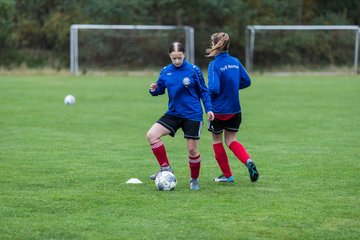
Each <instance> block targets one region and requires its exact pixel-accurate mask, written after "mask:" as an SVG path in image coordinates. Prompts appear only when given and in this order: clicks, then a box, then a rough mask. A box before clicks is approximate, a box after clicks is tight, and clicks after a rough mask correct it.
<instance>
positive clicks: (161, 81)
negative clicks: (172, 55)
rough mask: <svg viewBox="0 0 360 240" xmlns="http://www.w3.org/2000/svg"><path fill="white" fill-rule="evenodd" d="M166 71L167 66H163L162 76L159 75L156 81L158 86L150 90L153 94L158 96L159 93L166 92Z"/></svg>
mask: <svg viewBox="0 0 360 240" xmlns="http://www.w3.org/2000/svg"><path fill="white" fill-rule="evenodd" d="M164 72H165V68H163V70H162V71H161V72H160V76H159V78H158V80H157V81H156V84H157V88H156V89H155V91H153V92H152V91H150V90H149V93H150V94H151V95H152V96H158V95H162V94H164V93H165V89H166V85H165V77H164V76H165V74H164Z"/></svg>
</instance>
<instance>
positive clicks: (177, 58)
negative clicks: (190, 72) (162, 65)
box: [169, 52, 185, 67]
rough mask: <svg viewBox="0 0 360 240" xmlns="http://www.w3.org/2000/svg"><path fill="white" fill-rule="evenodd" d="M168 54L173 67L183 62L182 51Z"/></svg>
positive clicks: (183, 55)
mask: <svg viewBox="0 0 360 240" xmlns="http://www.w3.org/2000/svg"><path fill="white" fill-rule="evenodd" d="M169 56H170V59H171V62H172V64H174V65H175V67H180V66H181V65H182V64H183V62H184V58H185V54H184V53H183V52H171V53H170V54H169Z"/></svg>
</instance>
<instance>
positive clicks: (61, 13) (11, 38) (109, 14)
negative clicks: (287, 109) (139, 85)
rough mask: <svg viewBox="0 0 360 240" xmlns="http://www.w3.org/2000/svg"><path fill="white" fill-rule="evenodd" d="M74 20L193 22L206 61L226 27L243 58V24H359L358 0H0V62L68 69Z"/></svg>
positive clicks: (199, 50) (198, 54)
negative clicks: (209, 49)
mask: <svg viewBox="0 0 360 240" xmlns="http://www.w3.org/2000/svg"><path fill="white" fill-rule="evenodd" d="M72 24H126V25H132V24H139V25H144V24H148V25H178V26H185V25H186V26H192V27H194V29H195V34H196V35H195V38H196V46H195V49H196V59H199V61H197V64H198V65H200V66H204V65H205V63H206V62H205V60H202V59H203V58H204V49H206V47H207V46H208V40H209V36H210V35H211V33H213V32H217V31H225V32H228V33H229V34H230V36H231V39H232V41H231V46H232V49H233V50H232V53H233V54H234V55H235V56H237V57H239V58H240V59H241V60H242V61H243V60H244V54H245V53H244V48H245V46H244V44H245V28H246V26H247V25H360V1H358V0H342V1H337V0H122V1H119V0H104V1H98V0H51V1H50V0H0V66H2V67H6V68H14V67H18V66H19V65H21V64H26V65H27V66H28V67H52V68H56V69H62V68H68V66H69V47H70V46H69V36H70V26H71V25H72ZM302 41H307V39H302ZM315 44H319V42H316V41H315V42H314V46H313V48H318V47H319V46H315ZM265 46H266V44H265V43H264V45H263V46H262V48H266V47H265ZM259 49H261V46H260V48H259ZM285 51H290V50H289V49H287V50H285ZM332 51H336V49H332ZM339 54H341V53H339ZM261 56H262V57H260V58H259V59H258V60H259V61H269V62H271V61H272V60H274V59H272V58H276V56H272V55H266V52H265V53H264V54H263V55H261ZM336 56H337V55H336ZM265 64H266V62H265Z"/></svg>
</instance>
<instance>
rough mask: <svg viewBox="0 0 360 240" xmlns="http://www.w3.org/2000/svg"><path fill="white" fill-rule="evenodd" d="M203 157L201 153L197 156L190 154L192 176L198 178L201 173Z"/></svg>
mask: <svg viewBox="0 0 360 240" xmlns="http://www.w3.org/2000/svg"><path fill="white" fill-rule="evenodd" d="M200 166H201V158H200V155H199V156H197V157H191V156H189V167H190V176H191V178H198V177H199V175H200Z"/></svg>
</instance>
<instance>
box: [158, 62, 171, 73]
mask: <svg viewBox="0 0 360 240" xmlns="http://www.w3.org/2000/svg"><path fill="white" fill-rule="evenodd" d="M171 69H172V68H171V64H169V65H166V66H165V67H163V68H162V69H161V71H160V74H164V73H168V72H170V71H171Z"/></svg>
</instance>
